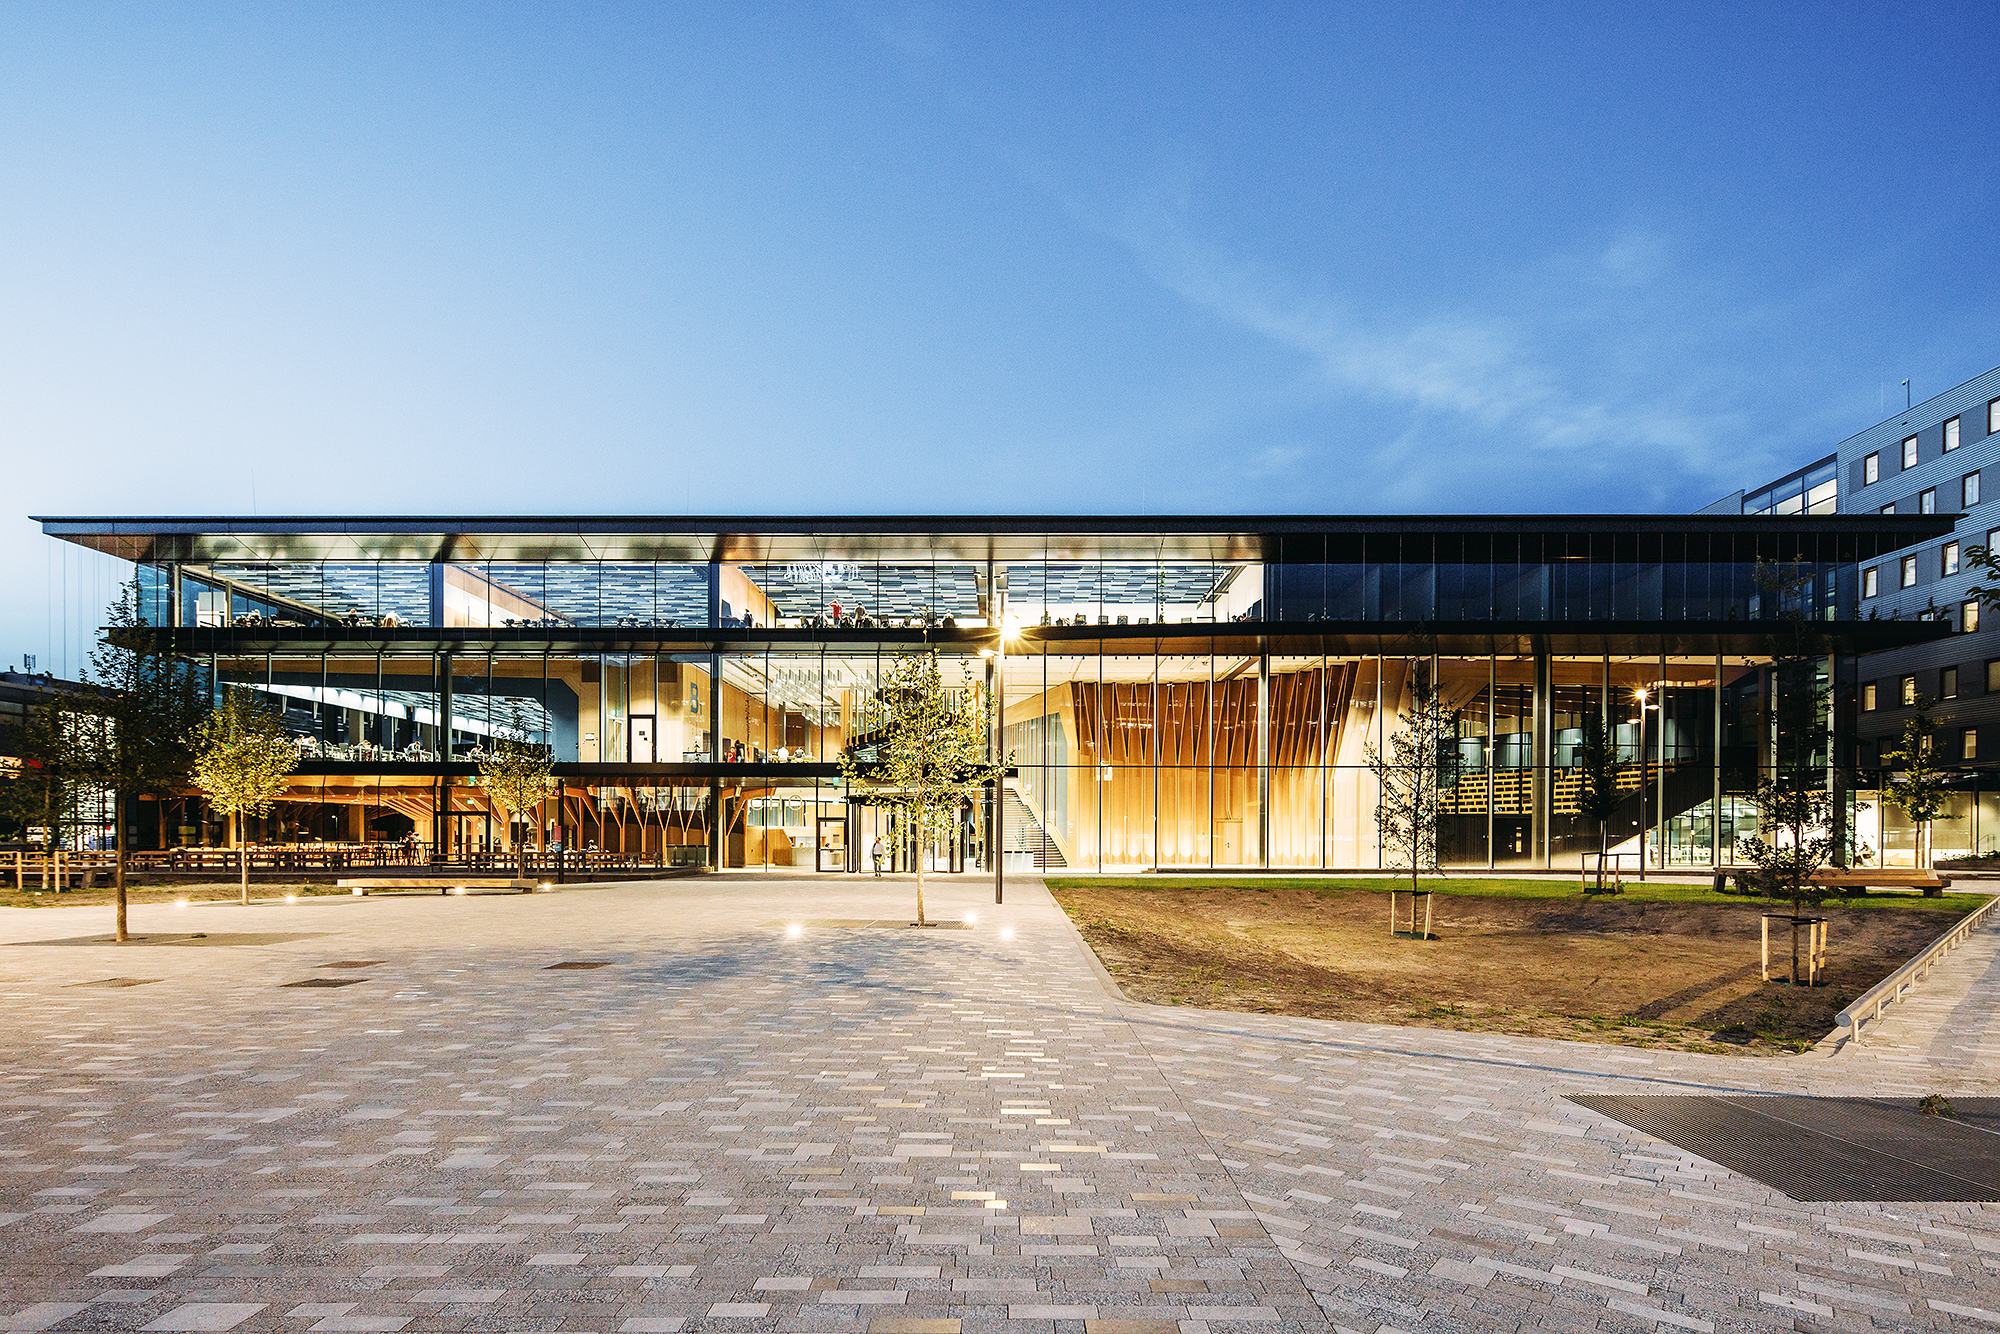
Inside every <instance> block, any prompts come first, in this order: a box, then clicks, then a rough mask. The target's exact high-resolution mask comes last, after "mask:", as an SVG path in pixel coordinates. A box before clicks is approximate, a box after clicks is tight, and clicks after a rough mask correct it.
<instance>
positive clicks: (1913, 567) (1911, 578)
mask: <svg viewBox="0 0 2000 1334" xmlns="http://www.w3.org/2000/svg"><path fill="white" fill-rule="evenodd" d="M1916 586H1917V558H1916V557H1915V556H1905V557H1903V582H1902V583H1901V584H1900V585H1899V587H1902V588H1915V587H1916Z"/></svg>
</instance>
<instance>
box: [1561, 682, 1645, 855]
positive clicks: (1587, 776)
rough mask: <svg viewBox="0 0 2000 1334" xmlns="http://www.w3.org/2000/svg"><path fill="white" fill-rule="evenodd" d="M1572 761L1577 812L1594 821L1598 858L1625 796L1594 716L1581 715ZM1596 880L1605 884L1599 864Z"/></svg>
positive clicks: (1605, 738) (1611, 752)
mask: <svg viewBox="0 0 2000 1334" xmlns="http://www.w3.org/2000/svg"><path fill="white" fill-rule="evenodd" d="M1572 758H1573V760H1574V761H1575V766H1574V767H1575V769H1576V776H1577V783H1578V786H1577V793H1576V808H1577V810H1578V812H1580V813H1581V814H1582V815H1583V816H1584V817H1585V818H1587V819H1591V820H1595V821H1597V851H1598V853H1599V855H1600V857H1601V856H1602V854H1603V853H1604V852H1605V851H1607V850H1608V848H1609V845H1610V842H1611V817H1612V816H1614V815H1616V814H1617V813H1618V808H1619V807H1620V806H1622V805H1624V804H1625V794H1624V793H1623V792H1621V791H1619V789H1618V752H1617V749H1616V748H1615V747H1614V746H1613V745H1612V744H1611V739H1610V737H1609V736H1608V735H1607V734H1606V732H1605V729H1604V720H1603V719H1601V718H1599V717H1598V716H1597V715H1596V714H1594V713H1587V714H1585V715H1584V718H1583V740H1582V741H1581V742H1579V743H1578V745H1577V747H1576V753H1575V755H1574V756H1573V757H1572ZM1641 836H1642V837H1643V832H1642V835H1641ZM1597 879H1598V884H1599V885H1602V884H1603V883H1604V864H1603V862H1602V861H1601V860H1600V861H1599V863H1598V867H1597Z"/></svg>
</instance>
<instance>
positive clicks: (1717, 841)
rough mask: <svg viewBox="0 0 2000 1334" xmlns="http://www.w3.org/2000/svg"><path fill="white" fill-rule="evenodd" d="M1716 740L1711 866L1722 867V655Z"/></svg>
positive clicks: (1717, 657) (1711, 760) (1711, 774)
mask: <svg viewBox="0 0 2000 1334" xmlns="http://www.w3.org/2000/svg"><path fill="white" fill-rule="evenodd" d="M1714 714H1715V717H1714V719H1713V720H1712V725H1713V730H1714V734H1715V735H1714V740H1713V741H1711V742H1710V744H1709V766H1708V767H1709V792H1710V797H1709V803H1708V815H1709V818H1708V841H1709V853H1708V856H1709V864H1710V865H1711V866H1721V865H1722V654H1721V652H1720V651H1719V650H1718V651H1717V653H1716V655H1715V704H1714Z"/></svg>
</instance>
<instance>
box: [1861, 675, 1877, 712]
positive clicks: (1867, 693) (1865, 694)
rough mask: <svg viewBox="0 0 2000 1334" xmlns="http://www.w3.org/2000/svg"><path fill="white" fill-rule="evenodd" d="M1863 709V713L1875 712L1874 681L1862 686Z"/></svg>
mask: <svg viewBox="0 0 2000 1334" xmlns="http://www.w3.org/2000/svg"><path fill="white" fill-rule="evenodd" d="M1861 711H1862V712H1863V713H1873V712H1875V683H1874V682H1873V681H1870V682H1868V683H1867V684H1866V685H1864V686H1862V687H1861Z"/></svg>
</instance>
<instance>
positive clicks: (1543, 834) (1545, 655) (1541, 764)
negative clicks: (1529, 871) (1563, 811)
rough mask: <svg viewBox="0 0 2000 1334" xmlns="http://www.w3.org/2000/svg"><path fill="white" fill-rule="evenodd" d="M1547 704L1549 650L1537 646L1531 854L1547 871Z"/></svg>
mask: <svg viewBox="0 0 2000 1334" xmlns="http://www.w3.org/2000/svg"><path fill="white" fill-rule="evenodd" d="M1550 702H1551V701H1550V698H1549V651H1548V649H1546V648H1544V647H1542V646H1541V645H1540V644H1537V645H1536V646H1535V731H1534V755H1533V756H1532V760H1533V763H1534V766H1535V768H1534V778H1533V792H1534V802H1535V807H1534V810H1535V813H1534V821H1535V826H1534V843H1533V844H1532V847H1533V849H1534V851H1533V854H1532V855H1533V856H1534V858H1535V860H1536V861H1537V862H1539V863H1540V865H1541V869H1542V870H1544V871H1546V870H1548V869H1549V858H1550V848H1551V846H1552V844H1551V841H1550V839H1551V831H1550V829H1549V825H1550V822H1551V821H1550V817H1551V814H1552V812H1553V810H1554V802H1553V800H1552V796H1553V792H1552V789H1553V786H1554V784H1553V783H1552V782H1551V781H1550V774H1549V763H1550V758H1551V757H1550V751H1551V749H1552V747H1551V746H1550V743H1549V741H1550V738H1549V725H1550V712H1549V710H1550Z"/></svg>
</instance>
